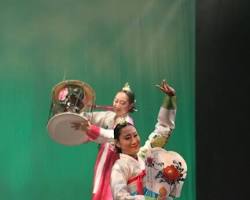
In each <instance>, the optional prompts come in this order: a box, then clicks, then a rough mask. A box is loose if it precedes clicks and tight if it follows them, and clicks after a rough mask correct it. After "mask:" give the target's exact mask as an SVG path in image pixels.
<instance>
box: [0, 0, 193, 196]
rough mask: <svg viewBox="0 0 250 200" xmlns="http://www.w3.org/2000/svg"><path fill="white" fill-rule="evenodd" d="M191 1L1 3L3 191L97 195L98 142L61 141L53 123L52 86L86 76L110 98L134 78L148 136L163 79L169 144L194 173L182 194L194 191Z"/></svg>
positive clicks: (140, 124) (100, 95)
mask: <svg viewBox="0 0 250 200" xmlns="http://www.w3.org/2000/svg"><path fill="white" fill-rule="evenodd" d="M194 1H195V0H126V1H124V0H106V1H97V0H82V1H77V0H73V1H67V0H36V1H33V0H23V1H18V0H12V1H4V2H3V1H2V2H1V3H0V27H1V31H0V83H1V84H0V88H1V90H0V93H1V94H0V97H1V98H0V110H1V113H0V121H1V135H0V162H1V164H0V199H6V200H7V199H8V200H9V199H18V200H34V199H37V200H43V199H46V200H55V199H56V200H68V199H72V200H83V199H90V198H91V191H92V177H93V166H94V162H95V158H96V155H97V151H98V145H96V144H95V143H85V144H82V145H76V146H65V145H62V144H59V143H57V142H56V141H54V140H52V139H51V137H50V136H49V133H48V131H47V122H48V120H49V119H50V117H49V116H50V112H49V111H50V105H51V92H52V89H53V87H54V86H55V85H56V84H57V83H59V82H61V81H64V80H80V81H83V82H86V83H88V84H89V85H90V86H91V87H92V88H93V89H94V91H95V94H96V103H97V104H99V105H110V104H111V103H112V101H113V97H114V95H115V93H116V91H118V90H119V89H121V88H122V86H123V85H124V84H125V83H126V82H129V84H130V86H131V89H132V90H133V91H134V92H135V94H136V106H137V109H138V111H137V112H135V113H133V115H132V116H133V118H134V120H135V124H136V127H137V129H138V131H139V133H140V135H141V140H142V142H144V141H145V140H146V137H147V136H148V134H149V133H151V131H152V130H153V129H154V124H155V122H156V116H157V113H158V110H159V106H160V105H161V103H162V99H163V97H164V94H163V93H161V92H160V91H159V90H158V89H157V88H156V87H155V86H154V85H155V84H158V83H160V82H161V80H163V79H166V80H167V81H168V83H169V84H170V85H172V86H173V87H174V88H175V90H176V93H177V103H178V109H177V118H176V129H175V130H174V132H173V135H172V136H171V138H170V140H169V143H168V144H167V146H166V149H168V150H173V151H176V152H178V153H180V154H181V155H182V156H183V157H184V159H185V160H186V162H187V165H188V176H187V180H186V182H185V184H184V187H183V191H182V196H181V198H179V199H180V200H195V198H196V189H195V188H196V187H195V186H196V184H195V177H196V169H195V167H196V165H195V121H194V119H195V116H194V115H195V78H194V75H195V63H194V60H195V58H194V57H195V55H194V53H195V42H194V38H195V20H194V17H195V16H194V15H195V2H194Z"/></svg>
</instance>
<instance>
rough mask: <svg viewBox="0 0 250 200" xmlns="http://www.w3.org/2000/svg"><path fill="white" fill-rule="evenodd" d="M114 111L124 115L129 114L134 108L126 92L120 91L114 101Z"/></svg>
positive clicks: (118, 114)
mask: <svg viewBox="0 0 250 200" xmlns="http://www.w3.org/2000/svg"><path fill="white" fill-rule="evenodd" d="M113 108H114V112H115V113H116V115H117V116H123V115H126V114H128V112H129V110H130V109H131V108H132V104H131V103H129V97H128V95H127V94H126V93H124V92H118V93H117V94H116V96H115V98H114V101H113Z"/></svg>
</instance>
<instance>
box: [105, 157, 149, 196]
mask: <svg viewBox="0 0 250 200" xmlns="http://www.w3.org/2000/svg"><path fill="white" fill-rule="evenodd" d="M128 177H129V168H128V167H126V164H125V163H123V162H119V161H118V160H117V161H116V163H115V164H114V166H113V168H112V172H111V183H110V184H111V190H112V194H113V199H115V200H118V199H119V200H145V197H144V196H143V195H131V194H130V193H129V191H128V184H127V182H128Z"/></svg>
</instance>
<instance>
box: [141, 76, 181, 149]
mask: <svg viewBox="0 0 250 200" xmlns="http://www.w3.org/2000/svg"><path fill="white" fill-rule="evenodd" d="M156 87H158V88H159V89H160V90H161V91H162V92H164V93H165V94H166V96H165V97H164V99H163V103H162V105H161V107H160V110H159V113H158V117H157V123H156V125H155V130H154V131H153V132H152V133H151V134H150V135H149V137H148V140H147V141H146V143H145V145H144V147H142V153H143V152H145V151H146V149H148V148H153V147H164V145H165V144H166V143H167V141H168V139H169V137H170V135H171V133H172V130H173V129H174V128H175V116H176V109H177V105H176V95H175V94H176V93H175V90H174V89H173V88H172V87H171V86H170V85H168V83H167V82H166V81H165V80H163V81H162V82H161V84H160V85H156Z"/></svg>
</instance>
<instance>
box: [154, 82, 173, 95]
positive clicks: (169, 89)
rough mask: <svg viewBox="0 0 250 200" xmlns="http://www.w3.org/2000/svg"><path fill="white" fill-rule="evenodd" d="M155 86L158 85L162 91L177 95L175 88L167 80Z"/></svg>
mask: <svg viewBox="0 0 250 200" xmlns="http://www.w3.org/2000/svg"><path fill="white" fill-rule="evenodd" d="M155 86H156V87H158V88H159V89H160V90H161V91H162V92H164V93H165V94H167V95H169V96H174V95H175V90H174V88H172V87H171V86H170V85H168V83H167V82H166V80H162V82H161V84H160V85H155Z"/></svg>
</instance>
